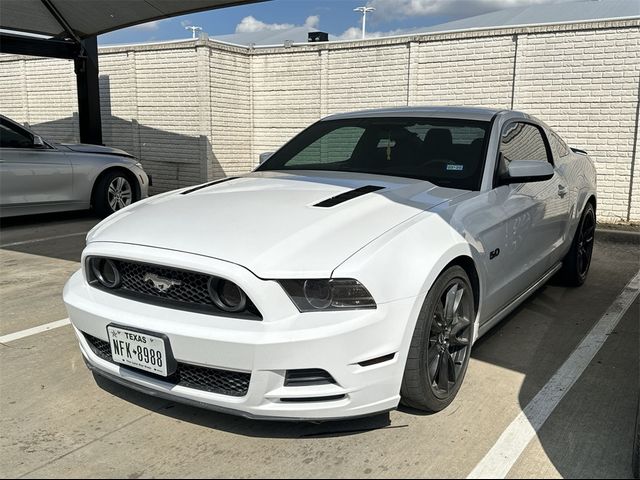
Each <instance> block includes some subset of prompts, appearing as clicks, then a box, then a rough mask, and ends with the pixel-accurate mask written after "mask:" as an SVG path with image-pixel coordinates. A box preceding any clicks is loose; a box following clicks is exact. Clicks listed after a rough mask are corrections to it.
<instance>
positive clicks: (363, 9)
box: [353, 6, 375, 39]
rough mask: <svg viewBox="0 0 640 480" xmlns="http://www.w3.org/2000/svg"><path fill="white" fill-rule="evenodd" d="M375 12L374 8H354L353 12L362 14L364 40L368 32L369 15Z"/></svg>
mask: <svg viewBox="0 0 640 480" xmlns="http://www.w3.org/2000/svg"><path fill="white" fill-rule="evenodd" d="M374 10H375V8H373V7H366V6H365V7H358V8H354V9H353V11H354V12H360V13H362V38H363V39H364V38H365V36H366V32H367V13H369V12H373V11H374Z"/></svg>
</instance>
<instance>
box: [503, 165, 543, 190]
mask: <svg viewBox="0 0 640 480" xmlns="http://www.w3.org/2000/svg"><path fill="white" fill-rule="evenodd" d="M553 173H554V170H553V165H551V164H550V163H549V162H543V161H540V160H518V161H515V162H510V163H509V164H508V165H507V168H506V172H505V173H504V174H503V175H501V176H500V183H501V184H502V185H506V184H510V183H528V182H544V181H545V180H549V179H550V178H552V177H553Z"/></svg>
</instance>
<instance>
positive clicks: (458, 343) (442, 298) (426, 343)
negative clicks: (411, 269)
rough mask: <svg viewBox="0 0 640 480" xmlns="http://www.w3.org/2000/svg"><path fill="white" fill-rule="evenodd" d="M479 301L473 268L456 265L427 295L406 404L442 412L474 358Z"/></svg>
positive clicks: (408, 369) (404, 392) (405, 383)
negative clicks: (471, 274) (476, 304)
mask: <svg viewBox="0 0 640 480" xmlns="http://www.w3.org/2000/svg"><path fill="white" fill-rule="evenodd" d="M474 319H475V307H474V298H473V289H472V288H471V282H470V281H469V277H468V276H467V273H466V272H465V270H464V269H463V268H462V267H459V266H457V265H454V266H452V267H450V268H448V269H447V270H445V271H444V272H443V273H441V274H440V276H439V277H438V279H437V280H436V281H435V283H434V284H433V286H432V287H431V289H430V290H429V293H428V294H427V297H426V298H425V301H424V304H423V305H422V309H421V310H420V314H419V315H418V321H417V323H416V328H415V330H414V332H413V337H412V339H411V345H410V346H409V356H408V358H407V364H406V366H405V371H404V377H403V379H402V386H401V388H400V395H401V399H402V400H401V401H402V403H403V404H405V405H407V406H409V407H412V408H416V409H419V410H425V411H429V412H438V411H440V410H442V409H444V408H446V407H447V406H448V405H449V404H450V403H451V402H452V401H453V399H454V398H455V397H456V395H457V393H458V390H459V389H460V386H461V385H462V381H463V380H464V375H465V373H466V371H467V365H468V364H469V355H470V353H471V340H472V332H473V321H474Z"/></svg>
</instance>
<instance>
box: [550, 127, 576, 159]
mask: <svg viewBox="0 0 640 480" xmlns="http://www.w3.org/2000/svg"><path fill="white" fill-rule="evenodd" d="M549 145H550V146H551V151H552V152H553V157H554V158H562V157H566V156H567V155H569V154H570V153H571V150H570V149H569V146H568V145H567V144H566V143H564V141H563V140H562V139H561V138H560V137H559V136H558V135H557V134H556V133H555V132H550V133H549Z"/></svg>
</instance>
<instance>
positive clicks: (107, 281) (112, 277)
mask: <svg viewBox="0 0 640 480" xmlns="http://www.w3.org/2000/svg"><path fill="white" fill-rule="evenodd" d="M89 268H90V270H91V271H90V272H89V278H90V281H91V280H93V281H95V280H97V281H98V282H100V284H101V285H102V286H103V287H106V288H117V287H119V286H120V281H121V277H120V271H119V270H118V267H117V266H116V264H115V262H114V261H113V260H109V259H108V258H99V257H96V258H91V259H89Z"/></svg>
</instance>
